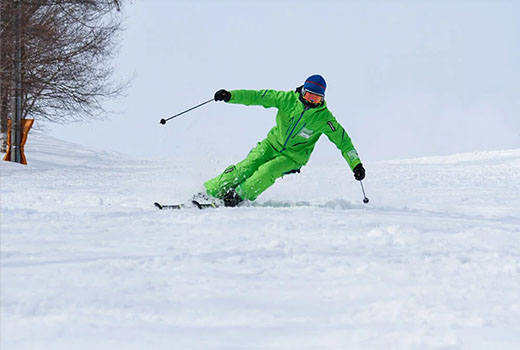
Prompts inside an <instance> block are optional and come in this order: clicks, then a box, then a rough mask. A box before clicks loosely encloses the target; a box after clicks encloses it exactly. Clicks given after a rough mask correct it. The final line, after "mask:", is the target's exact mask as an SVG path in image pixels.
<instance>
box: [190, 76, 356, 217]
mask: <svg viewBox="0 0 520 350" xmlns="http://www.w3.org/2000/svg"><path fill="white" fill-rule="evenodd" d="M326 87H327V84H326V83H325V79H324V78H323V77H322V76H321V75H312V76H310V77H308V78H307V79H306V80H305V83H304V84H303V85H302V86H300V87H298V88H296V90H295V91H275V90H233V91H227V90H224V89H222V90H219V91H217V92H216V93H215V101H224V102H228V103H235V104H243V105H246V106H251V105H255V106H263V107H265V108H271V107H274V108H277V109H278V113H277V115H276V125H275V126H274V127H273V128H272V129H271V130H270V131H269V134H268V135H267V137H266V138H265V139H264V140H262V141H261V142H259V143H258V144H257V145H256V147H255V148H253V149H252V150H251V151H250V152H249V154H248V156H247V157H246V158H245V159H244V160H242V161H241V162H239V163H237V164H236V165H231V166H229V167H227V168H226V169H225V170H224V172H222V173H221V174H220V175H218V176H217V177H215V178H213V179H211V180H209V181H207V182H205V183H204V187H205V190H206V193H207V195H209V197H208V196H206V194H204V193H200V194H199V195H198V197H199V199H205V200H208V199H210V198H211V197H213V198H217V199H220V200H222V201H223V202H224V205H225V206H226V207H234V206H236V205H238V204H239V203H240V202H242V201H243V200H250V201H253V200H255V199H256V198H257V197H258V196H259V195H260V194H261V193H262V192H264V191H265V190H266V189H267V188H269V187H270V186H271V185H272V184H274V182H275V180H276V179H277V178H279V177H281V176H283V175H286V174H292V173H299V172H300V168H301V167H302V166H304V165H305V164H306V163H307V162H308V161H309V158H310V155H311V153H312V151H313V149H314V146H315V145H316V142H317V141H318V139H319V138H320V136H321V134H325V135H327V137H328V138H329V140H330V141H331V142H333V143H334V144H335V145H336V146H337V147H338V149H339V150H340V151H341V154H342V155H343V157H344V158H345V160H346V161H347V163H348V165H349V166H350V169H351V170H352V171H353V172H354V178H355V179H356V180H358V181H361V180H363V179H364V178H365V169H364V168H363V164H361V160H360V159H359V156H358V153H357V151H356V149H355V148H354V146H353V145H352V141H351V139H350V137H349V136H348V134H347V132H346V131H345V129H343V127H342V126H341V125H340V124H339V123H338V122H337V120H336V118H335V117H334V116H333V115H332V113H331V112H330V111H329V109H328V108H327V103H326V102H325V99H324V97H325V89H326ZM194 198H195V199H197V196H195V197H194ZM210 200H211V199H210Z"/></svg>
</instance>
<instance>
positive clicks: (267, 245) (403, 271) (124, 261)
mask: <svg viewBox="0 0 520 350" xmlns="http://www.w3.org/2000/svg"><path fill="white" fill-rule="evenodd" d="M25 153H26V156H27V159H28V164H29V165H28V166H21V165H19V164H13V163H10V162H1V164H0V171H1V175H0V181H1V182H0V190H1V191H0V193H1V201H0V210H1V211H0V214H1V216H0V223H1V251H0V254H1V265H0V268H1V287H0V288H1V310H0V316H1V322H0V331H1V342H0V347H1V348H2V349H4V348H5V349H34V348H47V349H50V348H52V349H91V348H94V347H95V348H98V349H114V348H123V347H124V348H125V349H143V348H150V349H207V348H216V349H248V348H252V349H295V348H298V349H365V348H370V349H388V348H396V349H402V348H406V349H410V348H414V349H415V348H417V349H439V348H443V349H516V348H517V346H518V344H519V343H520V332H519V330H520V328H519V325H520V297H519V295H520V255H519V252H520V149H511V150H502V151H486V152H473V153H461V154H454V155H450V156H437V157H424V158H416V159H406V160H394V161H378V162H367V163H366V164H365V167H366V169H367V178H366V180H365V181H364V184H365V188H366V190H367V196H368V197H369V198H370V203H369V204H368V205H364V204H363V203H362V198H363V197H362V194H361V189H360V187H359V183H358V182H357V181H355V180H354V179H353V177H352V174H351V172H350V170H349V169H348V166H347V165H346V164H345V163H344V162H341V161H339V160H338V161H337V162H332V163H324V162H323V161H320V159H312V158H311V161H310V162H309V164H308V166H306V167H304V168H303V169H302V173H301V174H300V175H296V176H295V175H291V176H286V177H284V178H283V179H280V180H279V181H277V183H276V184H275V185H274V186H273V187H272V188H270V189H269V190H268V191H267V192H266V193H264V194H263V195H262V196H261V197H259V199H258V200H257V201H256V202H255V203H253V204H248V205H245V206H243V207H239V208H218V209H208V210H204V211H199V210H197V209H185V210H180V211H167V212H166V211H158V210H156V209H155V208H154V207H153V202H155V201H160V202H163V203H180V202H185V201H186V200H187V199H188V198H190V197H191V195H192V194H193V193H195V192H197V191H198V190H199V189H200V187H201V184H202V182H203V181H204V180H206V179H207V178H209V177H211V176H214V175H216V174H217V173H218V172H220V171H221V170H222V169H224V168H225V167H226V166H228V165H229V164H227V163H226V164H223V163H222V160H216V159H211V158H210V157H207V158H208V159H198V160H193V161H183V162H173V161H164V162H161V161H156V160H154V161H151V160H134V159H128V158H127V157H123V156H121V155H119V154H117V153H112V152H102V151H98V150H93V149H90V148H87V147H83V146H81V145H77V144H72V143H69V142H65V141H62V140H59V139H55V138H52V137H49V136H47V135H46V134H44V133H41V132H31V134H30V135H29V139H28V143H27V145H26V151H25ZM201 157H204V156H201Z"/></svg>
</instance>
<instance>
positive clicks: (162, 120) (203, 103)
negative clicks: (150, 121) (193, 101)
mask: <svg viewBox="0 0 520 350" xmlns="http://www.w3.org/2000/svg"><path fill="white" fill-rule="evenodd" d="M211 101H214V99H213V98H212V99H211V100H207V101H206V102H202V103H201V104H200V105H196V106H195V107H191V108H190V109H187V110H185V111H184V112H180V113H178V114H175V115H174V116H171V117H170V118H166V119H161V121H160V122H159V123H161V124H162V125H164V124H166V122H167V121H168V120H170V119H173V118H175V117H178V116H180V115H181V114H184V113H188V112H189V111H192V110H194V109H195V108H199V107H200V106H204V105H205V104H206V103H210V102H211Z"/></svg>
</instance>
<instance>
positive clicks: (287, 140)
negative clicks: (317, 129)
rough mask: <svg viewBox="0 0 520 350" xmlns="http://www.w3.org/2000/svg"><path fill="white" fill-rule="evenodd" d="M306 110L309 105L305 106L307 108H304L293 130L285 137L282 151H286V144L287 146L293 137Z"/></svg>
mask: <svg viewBox="0 0 520 350" xmlns="http://www.w3.org/2000/svg"><path fill="white" fill-rule="evenodd" d="M306 111H307V107H305V108H304V109H303V112H302V114H300V117H299V118H298V120H297V121H296V123H295V124H294V125H293V128H292V130H291V132H290V133H289V136H287V138H286V139H285V142H284V143H283V147H282V149H281V150H280V152H283V151H285V146H287V142H289V139H290V138H291V135H292V134H293V132H294V129H296V126H297V125H298V123H299V122H300V120H301V119H302V117H303V113H305V112H306Z"/></svg>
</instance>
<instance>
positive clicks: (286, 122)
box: [229, 90, 361, 169]
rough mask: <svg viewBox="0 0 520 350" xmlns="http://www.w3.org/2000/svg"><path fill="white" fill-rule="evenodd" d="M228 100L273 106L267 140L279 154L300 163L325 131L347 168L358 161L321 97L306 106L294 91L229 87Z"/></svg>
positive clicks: (352, 166)
mask: <svg viewBox="0 0 520 350" xmlns="http://www.w3.org/2000/svg"><path fill="white" fill-rule="evenodd" d="M230 92H231V99H230V100H229V103H235V104H242V105H246V106H263V107H265V108H271V107H275V108H277V109H278V113H277V114H276V126H274V127H273V128H272V129H271V130H270V131H269V134H268V135H267V141H268V142H269V143H270V144H271V146H272V147H273V148H274V149H275V150H276V151H277V152H280V153H281V154H284V155H285V156H287V157H289V158H291V159H292V160H294V161H295V162H296V163H298V164H300V165H302V166H303V165H305V164H307V162H308V161H309V158H310V156H311V153H312V151H313V150H314V146H315V145H316V142H317V141H318V139H319V138H320V136H321V134H325V135H327V137H328V138H329V140H330V141H331V142H333V143H334V144H335V145H336V146H337V147H338V149H339V150H340V151H341V154H342V155H343V158H345V160H346V161H347V163H348V165H349V166H350V169H354V167H355V166H356V165H358V164H360V163H361V160H360V159H359V156H358V153H357V151H356V149H355V148H354V145H352V141H351V139H350V137H349V136H348V134H347V132H346V131H345V129H343V127H342V126H341V125H340V124H339V123H338V121H337V120H336V118H334V116H333V115H332V113H331V112H330V111H329V109H328V108H327V104H326V102H325V101H324V102H323V104H322V105H320V106H319V107H316V108H306V107H305V105H304V104H303V102H301V101H300V98H299V94H298V93H297V92H295V91H275V90H233V91H230Z"/></svg>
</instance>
